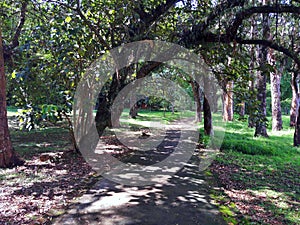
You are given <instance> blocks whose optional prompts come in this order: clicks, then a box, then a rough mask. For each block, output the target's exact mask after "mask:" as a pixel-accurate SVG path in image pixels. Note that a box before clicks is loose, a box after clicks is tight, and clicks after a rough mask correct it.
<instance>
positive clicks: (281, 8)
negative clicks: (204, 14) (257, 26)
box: [226, 5, 300, 36]
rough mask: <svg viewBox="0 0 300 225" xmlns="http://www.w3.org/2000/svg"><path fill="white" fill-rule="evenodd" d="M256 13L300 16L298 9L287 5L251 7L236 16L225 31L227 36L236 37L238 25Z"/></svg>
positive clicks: (299, 8) (299, 9)
mask: <svg viewBox="0 0 300 225" xmlns="http://www.w3.org/2000/svg"><path fill="white" fill-rule="evenodd" d="M257 13H262V14H264V13H293V14H300V7H296V6H288V5H272V6H271V5H267V6H258V7H251V8H248V9H245V10H243V11H240V12H238V13H237V14H236V16H235V19H234V21H232V23H231V24H232V25H231V26H230V27H229V28H228V29H226V33H227V35H231V36H236V34H237V30H238V28H239V27H240V25H241V24H242V23H243V20H245V19H248V18H250V16H252V15H253V14H257Z"/></svg>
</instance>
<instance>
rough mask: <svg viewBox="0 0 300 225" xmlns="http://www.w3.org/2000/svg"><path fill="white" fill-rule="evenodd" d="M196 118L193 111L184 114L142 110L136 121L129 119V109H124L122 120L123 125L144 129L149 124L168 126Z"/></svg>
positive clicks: (183, 112)
mask: <svg viewBox="0 0 300 225" xmlns="http://www.w3.org/2000/svg"><path fill="white" fill-rule="evenodd" d="M193 116H195V112H193V111H188V110H186V111H182V112H174V113H172V112H170V111H166V112H164V111H162V110H160V111H150V110H146V109H140V110H139V111H138V116H137V117H136V119H130V118H129V109H124V110H123V112H122V115H121V118H120V121H121V123H122V124H126V125H130V126H137V127H143V126H147V125H146V124H147V122H152V121H156V122H161V123H164V124H168V123H170V122H173V121H175V120H178V119H180V118H187V117H193Z"/></svg>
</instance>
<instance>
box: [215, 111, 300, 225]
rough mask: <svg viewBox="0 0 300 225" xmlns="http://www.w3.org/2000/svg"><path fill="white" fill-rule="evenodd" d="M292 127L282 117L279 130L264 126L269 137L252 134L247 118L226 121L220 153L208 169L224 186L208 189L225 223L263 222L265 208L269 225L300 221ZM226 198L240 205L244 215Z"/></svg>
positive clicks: (297, 152)
mask: <svg viewBox="0 0 300 225" xmlns="http://www.w3.org/2000/svg"><path fill="white" fill-rule="evenodd" d="M269 121H270V119H269ZM293 132H294V129H291V128H290V127H289V118H288V117H287V116H283V130H282V131H278V132H272V131H271V130H270V129H269V130H268V134H269V136H270V137H269V138H263V137H259V138H254V137H253V133H254V129H251V128H248V126H247V122H243V121H238V120H235V121H234V122H229V123H227V126H226V132H225V138H224V141H223V143H222V146H221V154H219V155H218V157H217V158H216V163H215V165H213V166H212V167H211V169H212V171H213V173H214V174H215V175H216V176H217V178H218V179H219V180H220V185H221V186H223V188H224V190H225V192H221V191H215V192H213V193H212V197H213V198H214V199H215V200H216V202H217V204H219V206H220V210H221V212H222V211H223V215H224V217H225V218H226V219H227V220H228V221H229V222H231V223H232V224H243V223H244V224H268V222H266V221H268V220H270V218H264V216H266V215H267V214H268V213H269V217H272V220H271V221H272V222H270V223H271V224H272V223H275V222H278V224H300V212H299V207H300V203H299V202H300V149H299V148H296V147H293ZM222 170H224V171H222ZM233 189H236V190H235V191H233ZM239 195H240V197H238V196H239ZM242 195H243V196H244V197H243V198H245V196H246V197H247V198H248V200H247V199H246V200H245V199H242V197H241V196H242ZM249 199H251V200H249ZM225 202H227V204H226V205H224V204H225ZM228 202H230V203H234V205H239V207H238V208H239V210H241V211H242V212H243V214H244V217H243V219H240V218H239V217H238V216H237V215H238V214H237V213H236V211H238V210H237V208H236V207H230V206H229V205H228ZM224 207H225V208H224ZM243 207H244V209H243ZM247 207H250V208H251V207H252V208H253V209H252V212H251V210H248V211H247V210H245V208H247ZM255 208H257V210H255ZM230 209H231V211H232V212H233V214H232V213H228V210H230ZM259 215H261V216H259ZM235 217H236V218H235ZM255 218H256V219H255ZM247 221H248V222H247ZM249 221H250V222H249Z"/></svg>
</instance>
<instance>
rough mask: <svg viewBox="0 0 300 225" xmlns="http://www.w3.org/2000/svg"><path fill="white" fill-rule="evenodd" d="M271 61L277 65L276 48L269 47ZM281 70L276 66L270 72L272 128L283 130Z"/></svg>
mask: <svg viewBox="0 0 300 225" xmlns="http://www.w3.org/2000/svg"><path fill="white" fill-rule="evenodd" d="M269 61H270V64H271V65H273V66H274V67H275V61H276V59H275V55H274V50H273V49H269ZM281 73H282V72H281V71H279V70H277V69H276V68H275V71H274V72H273V71H272V72H271V73H270V81H271V99H272V130H273V131H279V130H282V117H281V104H280V97H281V93H280V80H281Z"/></svg>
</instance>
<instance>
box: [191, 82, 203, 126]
mask: <svg viewBox="0 0 300 225" xmlns="http://www.w3.org/2000/svg"><path fill="white" fill-rule="evenodd" d="M191 86H192V90H193V94H194V99H195V104H196V115H195V122H202V107H201V90H200V87H199V84H198V83H197V82H195V81H192V82H191Z"/></svg>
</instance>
